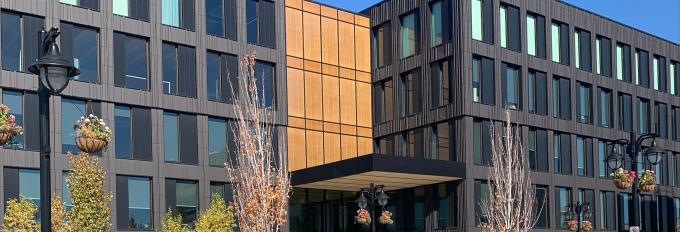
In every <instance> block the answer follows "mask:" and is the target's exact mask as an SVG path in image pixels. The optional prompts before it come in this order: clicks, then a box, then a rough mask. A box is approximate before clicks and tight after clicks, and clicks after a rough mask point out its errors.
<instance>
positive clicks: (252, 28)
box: [246, 0, 259, 44]
mask: <svg viewBox="0 0 680 232" xmlns="http://www.w3.org/2000/svg"><path fill="white" fill-rule="evenodd" d="M257 5H258V1H257V0H246V27H247V28H248V34H247V36H248V43H250V44H257V42H258V39H257V37H258V22H257V21H258V20H259V16H258V12H257Z"/></svg>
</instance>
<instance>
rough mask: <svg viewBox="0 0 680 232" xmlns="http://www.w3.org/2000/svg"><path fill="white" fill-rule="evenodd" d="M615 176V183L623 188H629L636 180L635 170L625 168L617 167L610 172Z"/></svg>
mask: <svg viewBox="0 0 680 232" xmlns="http://www.w3.org/2000/svg"><path fill="white" fill-rule="evenodd" d="M610 176H612V177H614V183H615V184H616V185H617V187H619V188H621V189H627V188H628V187H630V185H631V184H632V183H633V180H635V176H636V173H635V171H628V170H625V169H623V168H619V169H616V170H615V171H614V172H612V173H611V174H610Z"/></svg>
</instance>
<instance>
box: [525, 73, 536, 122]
mask: <svg viewBox="0 0 680 232" xmlns="http://www.w3.org/2000/svg"><path fill="white" fill-rule="evenodd" d="M527 100H528V101H529V102H528V105H529V113H535V112H536V73H535V72H532V71H529V76H528V77H527Z"/></svg>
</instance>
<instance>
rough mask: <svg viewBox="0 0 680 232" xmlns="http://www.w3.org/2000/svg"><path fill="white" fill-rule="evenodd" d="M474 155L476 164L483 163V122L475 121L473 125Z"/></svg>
mask: <svg viewBox="0 0 680 232" xmlns="http://www.w3.org/2000/svg"><path fill="white" fill-rule="evenodd" d="M472 149H473V150H472V151H473V152H472V153H473V157H474V163H475V164H481V163H482V122H481V121H477V120H475V121H474V124H472Z"/></svg>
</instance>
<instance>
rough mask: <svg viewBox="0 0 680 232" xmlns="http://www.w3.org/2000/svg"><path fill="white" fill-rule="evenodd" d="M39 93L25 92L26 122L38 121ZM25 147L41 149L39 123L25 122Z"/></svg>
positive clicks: (32, 149) (27, 148) (35, 149)
mask: <svg viewBox="0 0 680 232" xmlns="http://www.w3.org/2000/svg"><path fill="white" fill-rule="evenodd" d="M38 105H39V104H38V94H36V93H34V92H25V93H24V122H37V121H38ZM24 139H25V140H24V147H25V149H26V150H31V151H37V150H40V126H39V125H38V123H24Z"/></svg>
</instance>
